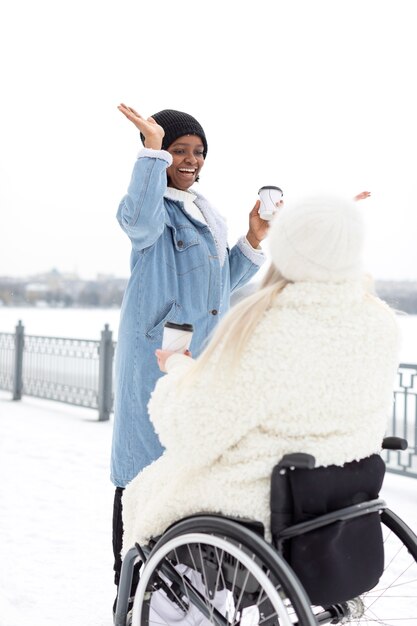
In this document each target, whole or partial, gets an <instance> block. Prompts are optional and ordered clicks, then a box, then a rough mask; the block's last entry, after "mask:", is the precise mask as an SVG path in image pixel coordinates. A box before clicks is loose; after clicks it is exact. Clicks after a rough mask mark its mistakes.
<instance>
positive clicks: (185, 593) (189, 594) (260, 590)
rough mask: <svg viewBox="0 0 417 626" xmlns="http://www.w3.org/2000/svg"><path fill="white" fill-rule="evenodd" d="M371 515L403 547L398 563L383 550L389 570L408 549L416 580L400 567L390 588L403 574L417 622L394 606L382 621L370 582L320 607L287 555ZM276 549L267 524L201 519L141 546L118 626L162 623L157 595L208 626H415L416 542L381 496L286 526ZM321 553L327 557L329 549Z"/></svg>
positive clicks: (122, 595) (128, 559) (306, 461)
mask: <svg viewBox="0 0 417 626" xmlns="http://www.w3.org/2000/svg"><path fill="white" fill-rule="evenodd" d="M406 447H407V442H406V441H405V440H403V439H399V438H396V437H392V438H386V439H384V444H383V448H385V449H396V450H398V449H405V448H406ZM314 462H315V461H314V457H311V456H310V455H306V454H301V453H299V454H293V455H286V456H285V457H284V458H283V459H282V460H281V462H280V463H279V464H278V466H277V468H276V469H277V471H278V472H280V473H281V474H286V473H288V472H297V470H299V471H300V470H301V471H303V470H305V469H309V470H312V469H313V468H314ZM317 469H320V468H317ZM372 516H374V517H375V516H377V518H378V524H379V520H380V523H381V524H380V525H381V526H382V527H384V528H386V529H387V530H388V531H389V532H390V533H391V534H392V536H393V539H394V543H396V544H398V545H396V547H395V549H394V556H392V557H391V555H389V556H387V552H386V550H387V548H386V544H384V551H385V552H386V554H385V561H386V562H385V566H386V567H387V565H388V566H390V565H391V563H392V561H393V560H394V558H395V556H396V551H397V548H398V552H400V550H402V549H405V552H408V554H407V559H409V560H408V563H409V565H408V567H411V570H412V572H413V573H412V575H411V577H410V576H409V575H408V574H406V573H404V574H401V571H400V570H398V571H399V572H400V573H398V571H397V570H396V569H394V578H393V580H394V583H390V585H391V584H392V586H393V587H395V588H397V587H399V585H400V584H401V583H400V582H399V580H400V576H401V575H404V576H406V582H405V583H403V584H405V588H406V589H407V590H408V591H409V589H410V587H411V588H412V593H413V594H415V595H414V597H415V602H416V604H415V606H416V608H415V616H414V615H412V616H409V615H408V614H407V617H405V618H404V622H402V621H401V619H400V620H399V619H398V616H397V614H396V613H395V614H394V615H392V609H391V608H389V611H391V613H390V614H389V616H388V617H386V615H385V614H384V615H382V616H381V617H380V616H379V615H378V613H377V610H378V609H376V608H375V605H376V604H377V603H378V602H380V601H381V598H382V602H384V598H383V597H382V596H383V595H384V585H386V582H385V579H384V582H383V584H382V591H379V590H378V591H377V592H375V594H374V595H372V593H373V587H374V584H373V582H372V583H371V590H370V587H369V584H368V585H367V586H366V585H365V587H364V588H363V590H362V589H361V590H360V593H359V594H358V595H357V596H355V597H350V596H348V597H346V598H345V597H341V598H336V601H332V600H331V601H330V602H326V601H324V602H320V604H318V603H317V602H315V601H314V591H313V592H310V593H308V592H307V590H306V586H305V585H306V583H304V584H302V582H301V579H300V576H299V575H298V574H297V572H296V568H294V567H293V566H292V565H291V562H290V560H289V558H288V554H286V545H288V544H289V543H290V542H291V541H292V540H295V541H297V538H298V537H301V538H303V539H304V538H305V536H310V535H311V536H314V534H315V533H316V534H317V532H320V529H326V528H331V529H333V530H334V529H336V535H337V538H339V535H338V533H339V530H338V529H339V528H342V529H343V528H345V527H346V522H351V521H352V520H360V519H371V518H372ZM365 539H366V537H365ZM332 541H333V539H332ZM273 543H274V544H275V545H272V544H270V543H268V542H267V541H266V540H265V539H264V537H263V526H262V524H260V523H259V522H256V521H252V520H242V519H232V518H229V517H223V516H220V515H195V516H191V517H188V518H185V519H183V520H181V521H179V522H177V523H175V524H173V525H172V526H171V527H170V528H168V529H167V530H166V531H165V532H164V534H163V535H162V536H161V537H159V538H156V539H155V540H152V541H151V542H150V543H149V544H148V545H146V546H139V545H138V544H136V545H135V546H134V547H132V548H131V549H130V550H129V551H128V553H127V554H126V556H125V558H124V560H123V566H122V572H121V578H120V585H119V593H118V600H117V605H116V612H115V618H114V624H115V626H128V625H129V624H133V626H138V625H139V624H141V625H142V624H152V623H156V622H153V621H152V619H151V600H152V598H153V597H154V594H155V593H159V597H163V599H164V602H165V604H166V605H168V604H169V606H172V607H174V608H175V610H177V611H178V612H179V614H181V615H182V614H184V615H187V614H188V612H189V611H190V610H197V611H198V612H199V615H202V616H204V618H205V619H206V620H207V622H206V623H210V624H215V625H217V626H238V625H242V626H246V624H250V625H252V624H262V625H264V626H278V625H279V626H295V625H299V626H317V625H318V624H325V623H332V624H342V623H343V624H349V623H350V624H357V625H360V624H364V623H368V621H369V620H370V621H372V622H373V623H380V624H383V625H384V626H387V625H389V624H391V623H392V624H396V625H397V626H399V625H400V624H402V623H404V624H407V626H412V625H413V626H417V537H416V535H415V534H414V533H413V531H412V530H411V529H410V528H409V527H408V526H407V524H405V523H404V522H403V521H402V520H401V519H400V518H399V517H398V516H397V515H395V513H393V512H392V511H390V510H389V509H388V508H387V505H386V504H385V502H384V501H383V500H382V499H380V498H379V497H377V498H373V499H371V500H367V501H362V502H355V503H354V504H351V505H349V506H344V507H342V508H341V509H337V510H333V511H330V512H328V513H326V514H323V515H319V516H316V517H314V518H313V519H308V520H307V521H302V522H300V523H295V524H294V523H293V524H291V525H289V526H286V527H285V528H283V529H281V530H280V532H279V535H277V536H275V537H274V538H273ZM322 550H324V551H325V550H326V546H323V547H322ZM330 560H331V559H330ZM179 564H181V567H184V568H189V570H190V571H193V572H195V573H197V575H198V584H196V583H195V582H192V581H191V579H190V576H189V574H188V573H186V574H185V575H184V574H183V573H181V571H180V569H179ZM139 568H140V575H139V583H138V585H137V587H136V588H135V589H133V590H132V579H133V578H134V571H135V570H136V571H138V569H139ZM187 571H188V570H187ZM317 575H318V576H319V575H320V572H317ZM381 575H382V574H381ZM384 575H385V574H384ZM301 577H302V576H301ZM378 578H379V574H378ZM414 578H416V579H415V580H414ZM360 584H362V583H360ZM307 587H308V584H307ZM368 592H369V593H368ZM216 593H224V594H229V596H230V602H231V603H232V604H231V608H230V611H229V612H227V614H225V612H224V610H219V608H218V607H217V606H216V602H215V597H216ZM132 594H133V595H132ZM161 594H162V595H161ZM311 594H313V595H311ZM325 596H326V594H324V598H325ZM133 597H134V607H133V615H132V610H131V605H132V600H133ZM155 597H156V596H155ZM312 597H313V600H312ZM364 598H365V599H364ZM367 598H368V600H367ZM325 599H326V598H325ZM391 604H392V601H391V596H388V605H387V604H385V606H389V607H390V606H391ZM383 606H384V605H383ZM384 610H385V609H384ZM251 611H252V613H251ZM252 614H253V615H256V616H255V617H254V618H253V619H255V621H251V619H252V618H251V615H252ZM414 617H415V621H414ZM132 619H133V622H132V621H131V620H132ZM406 620H407V621H406ZM158 623H166V624H168V623H169V622H168V621H163V622H159V621H158ZM190 623H191V622H190Z"/></svg>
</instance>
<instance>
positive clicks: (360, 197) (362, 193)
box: [353, 191, 371, 202]
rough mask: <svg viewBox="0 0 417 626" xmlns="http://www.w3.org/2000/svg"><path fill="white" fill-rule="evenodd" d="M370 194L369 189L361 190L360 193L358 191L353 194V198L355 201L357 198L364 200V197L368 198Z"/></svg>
mask: <svg viewBox="0 0 417 626" xmlns="http://www.w3.org/2000/svg"><path fill="white" fill-rule="evenodd" d="M370 195H371V192H370V191H361V193H358V194H357V195H356V196H354V198H353V199H354V200H355V202H357V201H358V200H366V198H369V196H370Z"/></svg>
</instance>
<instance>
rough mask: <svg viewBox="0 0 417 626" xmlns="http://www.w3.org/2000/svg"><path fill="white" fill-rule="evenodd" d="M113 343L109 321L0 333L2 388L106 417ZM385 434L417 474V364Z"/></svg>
mask: <svg viewBox="0 0 417 626" xmlns="http://www.w3.org/2000/svg"><path fill="white" fill-rule="evenodd" d="M115 345H116V344H115V342H113V340H112V332H111V331H110V330H109V327H108V324H106V325H105V327H104V330H103V331H102V332H101V339H100V341H92V340H87V339H68V338H62V337H37V336H33V335H25V334H24V327H23V325H22V323H21V322H20V321H19V323H18V325H17V326H16V331H15V334H9V333H0V389H3V390H6V391H10V392H11V393H12V397H13V400H20V399H21V397H22V395H23V394H24V395H28V396H35V397H38V398H44V399H47V400H55V401H58V402H66V403H68V404H74V405H78V406H83V407H88V408H92V409H97V410H98V419H99V421H103V420H108V419H109V417H110V413H111V411H112V408H113V360H114V358H113V357H114V350H115ZM387 435H395V436H397V437H404V438H405V439H407V441H408V448H407V450H404V451H398V452H397V451H391V450H387V451H384V452H383V455H384V458H385V460H386V463H387V469H388V471H390V472H394V473H397V474H404V475H407V476H413V477H415V478H417V364H416V365H412V364H408V363H402V364H400V366H399V368H398V383H397V385H396V388H395V392H394V402H393V411H392V418H391V422H390V425H389V428H388V432H387Z"/></svg>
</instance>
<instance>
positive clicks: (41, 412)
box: [0, 392, 417, 626]
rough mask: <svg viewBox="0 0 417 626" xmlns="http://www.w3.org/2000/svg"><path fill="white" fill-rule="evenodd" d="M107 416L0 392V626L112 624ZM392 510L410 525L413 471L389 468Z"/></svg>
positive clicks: (416, 488)
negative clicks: (409, 474)
mask: <svg viewBox="0 0 417 626" xmlns="http://www.w3.org/2000/svg"><path fill="white" fill-rule="evenodd" d="M111 431H112V423H111V421H108V422H98V421H97V413H96V411H94V410H90V409H81V408H77V407H72V406H68V405H64V404H58V403H55V402H49V401H44V400H37V399H35V398H28V397H26V398H24V399H23V400H22V401H20V402H13V401H11V400H10V394H7V393H5V392H1V393H0V472H1V474H0V475H1V476H2V477H3V480H2V495H1V498H0V536H1V548H0V562H1V568H0V626H27V625H28V624H30V626H52V625H54V626H56V625H58V626H75V625H78V626H112V604H113V600H114V595H115V588H114V585H113V572H112V566H113V561H112V548H111V532H112V529H111V518H112V506H113V493H114V490H113V486H112V484H111V483H110V480H109V467H108V465H109V453H110V443H111ZM381 495H382V497H384V498H385V499H386V500H387V502H388V505H389V506H390V508H391V509H393V510H394V511H395V512H396V513H397V514H398V515H400V517H402V518H403V519H404V521H405V522H407V523H408V524H409V525H410V526H411V527H412V528H414V529H416V528H417V479H416V478H410V477H404V476H398V475H394V474H387V476H386V480H385V485H384V488H383V492H382V494H381Z"/></svg>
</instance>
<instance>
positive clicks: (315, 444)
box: [123, 281, 398, 550]
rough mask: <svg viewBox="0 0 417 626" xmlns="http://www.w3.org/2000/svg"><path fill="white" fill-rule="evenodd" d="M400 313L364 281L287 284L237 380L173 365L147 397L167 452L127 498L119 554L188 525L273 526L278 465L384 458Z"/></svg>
mask: <svg viewBox="0 0 417 626" xmlns="http://www.w3.org/2000/svg"><path fill="white" fill-rule="evenodd" d="M397 343H398V332H397V325H396V320H395V315H394V314H393V312H392V311H391V310H390V309H389V307H388V306H387V305H386V304H385V303H383V302H382V301H380V300H379V299H377V298H376V297H374V296H372V295H370V294H368V293H366V291H365V288H364V286H363V283H362V281H352V282H345V283H340V284H337V283H318V282H317V283H315V282H311V283H310V282H300V283H293V284H289V285H287V286H286V287H285V289H284V290H283V292H282V293H281V294H280V295H279V296H278V297H277V299H276V301H275V303H274V304H273V305H272V306H271V308H270V309H268V310H267V311H266V313H265V314H264V315H263V317H262V319H261V321H260V323H259V324H258V326H257V328H256V330H255V332H254V333H253V335H252V337H251V339H250V341H249V342H248V343H247V345H246V347H245V350H244V353H243V355H242V358H241V359H240V362H239V365H238V367H237V369H236V371H235V374H234V375H227V374H226V375H225V372H224V371H223V370H221V369H220V370H219V365H220V364H218V362H217V359H216V356H215V357H214V358H213V359H212V360H211V361H210V362H209V365H208V366H207V368H206V370H207V371H206V373H205V374H204V375H201V376H199V378H198V379H196V380H195V381H193V383H192V384H191V385H190V386H189V387H186V389H185V391H184V390H183V391H181V388H179V387H178V384H179V381H180V380H181V379H182V378H183V377H184V376H186V374H187V370H188V368H189V367H191V366H192V361H191V359H189V358H187V357H185V356H183V355H174V356H171V357H170V358H169V359H168V361H167V364H168V366H169V369H168V374H167V375H166V376H164V377H163V378H161V379H160V380H159V381H158V383H157V385H156V388H155V390H154V392H153V394H152V397H151V400H150V403H149V411H150V417H151V420H152V422H153V424H154V426H155V429H156V431H157V432H158V435H159V437H160V439H161V442H162V443H163V445H164V446H165V447H166V451H165V452H164V454H163V456H162V457H161V458H160V459H158V460H157V461H156V462H155V463H153V464H152V465H150V466H149V467H147V468H145V470H143V471H142V472H141V473H140V474H139V475H138V476H137V477H136V478H135V479H134V480H133V481H132V482H131V483H130V484H129V485H128V486H127V488H126V490H125V494H124V497H123V513H124V528H125V536H124V550H127V549H128V548H130V547H131V546H132V545H133V544H134V542H135V541H138V542H139V543H141V542H142V543H143V542H144V541H146V540H148V539H149V537H151V536H157V535H158V534H161V533H162V532H163V531H164V529H166V528H167V526H169V525H170V524H172V523H173V522H174V521H176V520H178V519H180V518H182V517H185V516H187V515H191V514H196V513H203V512H212V513H223V514H226V515H232V516H242V517H249V518H252V519H257V520H260V521H261V522H263V524H264V525H265V528H266V533H267V535H268V532H269V521H270V507H269V495H270V477H271V473H272V469H273V467H274V465H275V464H276V463H277V462H278V461H279V459H280V458H281V457H282V455H284V454H286V453H290V452H307V453H310V454H313V455H314V456H315V458H316V463H317V465H319V466H320V465H321V466H325V465H331V464H336V465H342V464H343V463H345V462H347V461H352V460H355V459H361V458H364V457H367V456H369V455H371V454H373V453H375V452H378V451H379V450H380V449H381V443H382V439H383V436H384V434H385V430H386V426H387V418H388V415H389V412H390V408H391V405H392V391H393V384H394V378H395V373H396V369H397V365H398V363H397V348H398V346H397Z"/></svg>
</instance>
